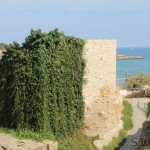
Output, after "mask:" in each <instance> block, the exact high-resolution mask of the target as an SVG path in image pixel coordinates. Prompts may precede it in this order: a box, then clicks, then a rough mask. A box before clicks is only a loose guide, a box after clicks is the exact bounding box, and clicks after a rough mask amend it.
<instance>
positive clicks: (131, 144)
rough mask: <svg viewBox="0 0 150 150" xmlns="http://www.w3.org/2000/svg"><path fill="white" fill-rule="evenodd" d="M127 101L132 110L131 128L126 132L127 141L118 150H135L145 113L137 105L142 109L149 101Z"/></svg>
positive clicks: (134, 99) (138, 99) (135, 99)
mask: <svg viewBox="0 0 150 150" xmlns="http://www.w3.org/2000/svg"><path fill="white" fill-rule="evenodd" d="M128 101H129V102H130V103H131V104H132V108H133V118H132V119H133V128H132V129H131V130H129V131H128V136H127V140H126V142H125V143H124V145H123V146H122V147H121V148H120V150H136V148H137V143H138V140H139V138H140V135H141V128H142V124H143V122H144V121H145V119H146V116H145V113H144V112H143V111H142V110H141V109H140V108H139V107H137V105H139V106H140V107H141V108H144V106H146V103H147V102H148V101H149V99H148V98H133V99H128Z"/></svg>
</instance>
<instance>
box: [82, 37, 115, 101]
mask: <svg viewBox="0 0 150 150" xmlns="http://www.w3.org/2000/svg"><path fill="white" fill-rule="evenodd" d="M84 57H85V60H86V69H85V80H86V84H85V85H84V89H83V95H84V97H85V103H86V104H89V103H91V102H93V101H95V100H96V99H97V97H98V96H99V94H100V89H101V88H103V87H111V88H115V87H116V40H88V41H87V42H86V44H85V54H84Z"/></svg>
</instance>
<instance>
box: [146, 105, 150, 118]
mask: <svg viewBox="0 0 150 150" xmlns="http://www.w3.org/2000/svg"><path fill="white" fill-rule="evenodd" d="M149 116H150V102H148V103H147V110H146V117H149Z"/></svg>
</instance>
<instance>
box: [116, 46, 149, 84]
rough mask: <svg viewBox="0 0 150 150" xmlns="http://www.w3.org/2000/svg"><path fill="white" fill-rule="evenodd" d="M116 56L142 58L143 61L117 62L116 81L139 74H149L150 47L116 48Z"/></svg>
mask: <svg viewBox="0 0 150 150" xmlns="http://www.w3.org/2000/svg"><path fill="white" fill-rule="evenodd" d="M117 54H123V55H128V56H144V59H132V60H117V79H118V80H120V81H121V80H122V82H123V79H124V78H126V75H128V76H129V77H131V76H135V75H138V74H139V73H141V72H144V73H145V74H150V47H136V48H135V47H128V48H118V49H117Z"/></svg>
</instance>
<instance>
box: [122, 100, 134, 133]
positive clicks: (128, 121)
mask: <svg viewBox="0 0 150 150" xmlns="http://www.w3.org/2000/svg"><path fill="white" fill-rule="evenodd" d="M123 106H124V109H123V111H122V114H123V117H122V120H123V128H124V129H125V130H130V129H131V128H132V127H133V122H132V115H133V109H132V105H131V104H130V103H129V102H128V101H123Z"/></svg>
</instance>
